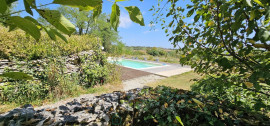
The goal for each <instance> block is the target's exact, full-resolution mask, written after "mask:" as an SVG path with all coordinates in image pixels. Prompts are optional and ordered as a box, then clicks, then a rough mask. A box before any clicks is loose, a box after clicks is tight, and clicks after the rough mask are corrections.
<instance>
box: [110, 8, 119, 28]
mask: <svg viewBox="0 0 270 126" xmlns="http://www.w3.org/2000/svg"><path fill="white" fill-rule="evenodd" d="M119 17H120V9H119V6H118V5H117V4H116V3H114V4H113V6H112V13H111V19H110V22H111V26H112V27H113V29H114V30H115V31H117V27H118V25H119V23H120V21H119Z"/></svg>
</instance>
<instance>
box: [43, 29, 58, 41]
mask: <svg viewBox="0 0 270 126" xmlns="http://www.w3.org/2000/svg"><path fill="white" fill-rule="evenodd" d="M44 30H45V31H46V33H47V34H48V35H49V37H50V38H51V39H52V40H54V41H56V36H55V34H54V32H53V31H52V30H51V29H50V28H44Z"/></svg>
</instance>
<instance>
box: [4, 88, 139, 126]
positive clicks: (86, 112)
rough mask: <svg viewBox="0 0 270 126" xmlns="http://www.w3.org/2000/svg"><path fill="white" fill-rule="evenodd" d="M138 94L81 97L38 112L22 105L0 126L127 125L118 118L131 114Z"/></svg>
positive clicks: (134, 90)
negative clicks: (131, 104)
mask: <svg viewBox="0 0 270 126" xmlns="http://www.w3.org/2000/svg"><path fill="white" fill-rule="evenodd" d="M140 90H141V89H133V90H129V91H126V92H120V91H115V92H113V93H108V94H103V95H100V96H92V97H83V98H80V99H74V100H73V101H71V102H68V103H66V104H63V105H59V106H51V107H47V108H40V109H38V110H35V109H34V107H33V106H32V105H30V104H28V105H24V106H23V107H21V108H16V109H14V110H12V111H9V112H8V113H5V114H2V115H0V126H2V125H4V126H6V125H9V126H19V125H36V126H42V125H51V126H62V125H90V126H102V125H127V122H124V121H123V120H125V118H123V117H124V116H122V115H127V113H132V111H133V108H132V107H131V106H130V105H129V104H128V101H132V100H134V99H136V98H137V97H138V93H139V92H140Z"/></svg>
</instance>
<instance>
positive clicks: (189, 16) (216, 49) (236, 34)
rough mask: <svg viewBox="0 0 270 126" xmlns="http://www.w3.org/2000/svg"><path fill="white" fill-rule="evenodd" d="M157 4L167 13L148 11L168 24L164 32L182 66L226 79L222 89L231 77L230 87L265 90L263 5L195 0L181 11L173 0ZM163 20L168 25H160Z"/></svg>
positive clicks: (269, 67)
mask: <svg viewBox="0 0 270 126" xmlns="http://www.w3.org/2000/svg"><path fill="white" fill-rule="evenodd" d="M162 2H164V4H165V3H167V4H168V5H167V6H170V7H171V9H170V11H168V12H164V11H163V10H162V8H159V9H153V10H157V11H156V13H158V14H159V15H158V16H157V18H159V19H160V21H161V22H163V25H165V24H167V25H166V26H165V27H164V29H165V33H167V35H168V36H170V39H169V40H170V41H171V42H172V43H173V44H174V45H175V47H176V46H177V45H178V44H179V43H182V45H181V46H180V49H179V50H180V52H182V56H181V59H180V63H181V64H185V65H191V66H192V67H193V68H195V71H197V72H199V73H203V74H216V75H222V76H227V77H228V79H226V78H224V79H225V80H224V83H221V84H220V85H223V86H225V85H226V84H228V83H230V82H231V80H230V79H229V77H230V76H234V75H237V76H238V77H239V78H238V79H237V81H235V82H234V83H232V84H231V85H230V86H232V85H238V86H240V87H242V88H248V89H249V90H256V91H260V90H262V89H264V88H266V87H265V86H264V85H265V84H266V85H270V78H269V77H270V64H269V63H270V62H269V61H270V53H269V49H270V48H269V47H270V43H269V42H270V37H269V36H270V34H269V33H270V32H269V31H270V29H269V28H270V27H269V26H270V22H269V21H270V20H269V7H268V6H269V1H268V0H233V1H224V0H217V1H214V0H207V1H203V0H194V1H192V4H191V5H186V6H178V5H180V4H178V3H179V2H180V1H178V0H173V1H171V0H169V1H166V0H165V1H161V3H162ZM163 13H165V14H163ZM162 15H166V16H167V17H169V18H170V19H172V21H170V22H167V21H165V20H164V19H163V18H162ZM155 23H157V22H155ZM168 29H171V30H170V32H169V30H168ZM246 84H249V85H252V86H248V87H247V86H246ZM266 95H269V93H266Z"/></svg>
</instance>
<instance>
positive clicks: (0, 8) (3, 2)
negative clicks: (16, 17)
mask: <svg viewBox="0 0 270 126" xmlns="http://www.w3.org/2000/svg"><path fill="white" fill-rule="evenodd" d="M0 3H1V4H0V13H2V14H3V13H5V12H6V10H7V3H6V0H0Z"/></svg>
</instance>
